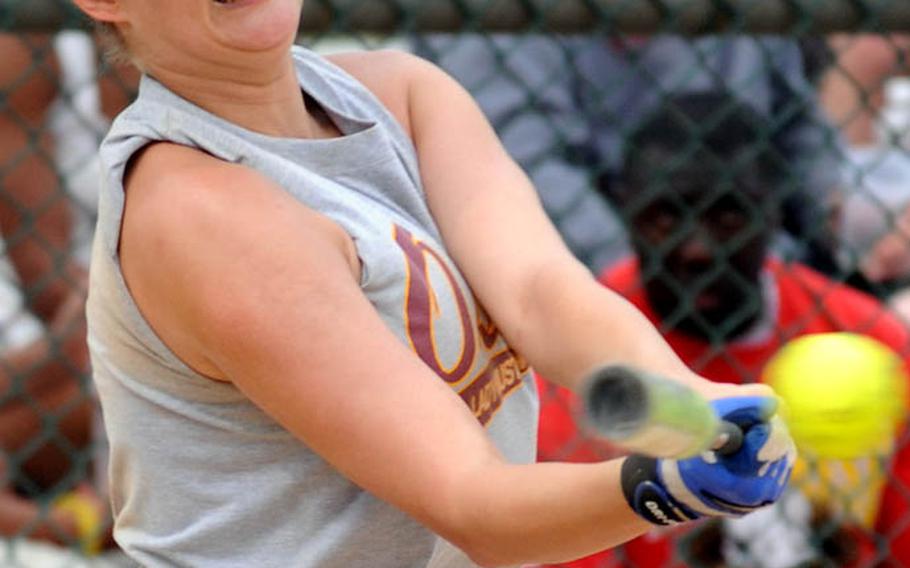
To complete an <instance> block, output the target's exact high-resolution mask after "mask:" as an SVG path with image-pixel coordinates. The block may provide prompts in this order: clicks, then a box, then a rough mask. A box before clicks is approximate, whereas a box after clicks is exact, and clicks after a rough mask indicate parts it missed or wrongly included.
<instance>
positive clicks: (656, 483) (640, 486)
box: [620, 455, 699, 525]
mask: <svg viewBox="0 0 910 568" xmlns="http://www.w3.org/2000/svg"><path fill="white" fill-rule="evenodd" d="M620 480H621V483H622V492H623V495H624V496H625V498H626V502H627V503H628V504H629V507H631V508H632V510H633V511H635V512H636V513H638V515H639V516H640V517H642V518H643V519H645V520H646V521H648V522H650V523H654V524H655V525H676V524H679V523H684V522H687V521H692V520H695V519H697V518H698V517H699V515H698V514H696V513H695V512H693V511H691V510H690V509H689V508H688V507H685V506H683V505H682V504H680V503H679V502H678V501H676V499H674V498H673V497H672V496H670V494H669V493H667V491H666V489H664V488H663V486H662V485H661V483H660V477H659V476H658V475H657V460H656V459H654V458H649V457H646V456H639V455H631V456H629V457H628V458H626V461H624V462H623V464H622V473H621V475H620Z"/></svg>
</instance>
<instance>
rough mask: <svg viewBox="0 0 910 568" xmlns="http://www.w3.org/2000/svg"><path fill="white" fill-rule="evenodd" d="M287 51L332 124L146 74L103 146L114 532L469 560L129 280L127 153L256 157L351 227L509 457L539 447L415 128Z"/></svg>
mask: <svg viewBox="0 0 910 568" xmlns="http://www.w3.org/2000/svg"><path fill="white" fill-rule="evenodd" d="M293 54H294V58H295V61H296V65H297V74H298V77H299V81H300V85H301V89H302V91H303V92H305V93H307V94H308V95H309V96H310V97H312V99H314V100H315V101H316V102H318V103H319V104H320V105H321V106H322V107H323V109H324V110H325V111H326V112H327V113H328V115H329V116H330V117H331V118H332V120H333V121H334V122H335V124H336V125H337V126H338V128H339V129H340V130H341V132H342V133H343V136H342V137H339V138H335V139H329V140H302V139H287V138H274V137H269V136H264V135H262V134H257V133H255V132H251V131H249V130H245V129H243V128H240V127H238V126H236V125H233V124H231V123H228V122H226V121H224V120H222V119H220V118H218V117H217V116H214V115H212V114H210V113H208V112H206V111H205V110H202V109H201V108H199V107H197V106H195V105H193V104H192V103H190V102H188V101H186V100H184V99H182V98H180V97H179V96H177V95H175V94H174V93H173V92H171V91H169V90H168V89H167V88H166V87H164V86H163V85H162V84H160V83H159V82H157V81H155V80H154V79H152V78H150V77H145V78H143V80H142V84H141V87H140V90H139V96H138V98H137V100H136V102H135V103H134V104H133V105H132V106H130V107H129V108H128V109H127V110H126V111H124V112H123V114H122V115H121V116H120V117H118V119H117V120H116V122H115V123H114V125H113V126H112V128H111V130H110V132H109V134H108V136H107V138H106V139H105V141H104V143H103V145H102V148H101V159H102V163H103V167H104V183H103V188H102V192H101V196H100V202H99V221H98V227H97V231H96V235H95V244H94V249H93V252H92V275H91V286H90V294H89V301H88V316H89V345H90V348H91V354H92V364H93V368H94V374H95V380H96V383H97V388H98V392H99V396H100V399H101V404H102V409H103V413H104V420H105V424H106V429H107V433H108V436H109V438H110V452H111V455H110V467H109V470H110V476H111V484H112V501H113V508H114V514H115V518H116V537H117V541H118V542H119V543H120V545H121V546H122V547H123V548H124V550H125V551H126V552H127V553H128V554H129V555H130V556H131V557H132V558H133V559H134V560H136V561H138V562H140V563H141V564H142V565H144V566H194V567H197V566H218V567H228V566H237V567H243V568H249V567H252V566H255V567H257V568H259V567H266V566H276V567H282V568H284V567H288V566H300V567H311V566H312V567H320V568H328V567H338V568H352V567H359V566H369V567H371V568H381V567H389V568H407V567H424V566H433V567H434V568H435V567H438V566H472V564H471V563H470V562H469V561H467V559H466V558H465V557H464V556H463V555H461V554H459V553H458V552H457V551H454V550H453V549H452V548H451V547H449V546H447V545H446V544H445V543H444V542H443V541H442V540H441V539H438V538H437V537H436V536H435V535H433V534H432V533H430V532H429V531H428V530H426V529H425V528H424V527H422V526H421V525H419V524H418V523H416V522H415V521H414V520H412V519H411V518H410V517H408V516H407V515H405V514H403V513H402V512H400V511H398V510H397V509H395V508H394V507H392V506H390V505H388V504H387V503H385V502H382V501H380V500H378V499H376V498H374V497H373V496H372V495H370V494H369V493H366V492H364V491H363V490H361V489H360V488H359V487H357V486H355V485H354V484H352V483H351V482H350V481H348V480H347V479H346V478H344V477H343V476H341V475H339V474H338V473H337V472H336V471H335V470H334V469H333V468H332V467H330V466H329V465H328V464H327V463H325V462H324V461H323V460H322V458H320V456H318V455H317V454H315V453H314V452H312V451H311V450H310V449H309V448H307V447H306V446H305V445H304V444H303V443H302V442H300V441H299V440H298V439H296V438H294V437H293V436H291V435H290V434H289V433H288V432H287V431H286V430H284V429H282V428H281V427H280V426H279V425H278V424H277V423H276V422H274V421H273V420H272V419H271V418H270V417H269V416H268V415H266V414H265V413H264V412H262V411H261V410H260V409H259V408H258V407H256V406H255V405H253V404H252V403H250V401H249V400H248V399H246V398H245V397H244V396H243V395H242V394H241V393H240V392H239V391H238V390H237V389H236V388H234V387H233V386H232V385H230V384H222V383H218V382H215V381H212V380H209V379H206V378H205V377H203V376H201V375H199V374H197V373H195V372H194V371H193V370H192V369H190V368H189V367H187V366H186V365H185V364H184V363H183V362H181V361H180V360H179V359H178V358H177V357H176V356H175V355H174V354H173V353H172V352H171V351H170V350H169V349H168V347H167V346H166V345H164V344H163V342H162V341H161V340H160V339H159V338H158V337H157V336H156V335H155V333H154V332H153V331H152V329H151V328H150V326H149V325H148V323H147V322H146V321H145V320H144V319H143V317H142V316H141V314H140V312H139V310H138V308H137V306H136V305H135V304H134V302H133V299H132V298H131V296H130V293H129V290H128V289H127V287H126V286H125V284H124V280H123V276H122V273H121V270H120V263H119V258H118V253H117V251H118V241H119V238H120V224H121V219H122V214H123V204H124V192H123V176H124V170H125V168H126V165H127V163H128V162H129V160H130V158H131V157H132V156H133V155H134V154H135V153H136V152H137V151H138V150H139V149H141V148H142V147H143V146H145V145H147V144H149V143H150V142H153V141H160V140H164V141H171V142H174V143H178V144H183V145H186V146H190V147H194V148H199V149H200V150H203V151H205V152H207V153H209V154H211V155H213V156H216V157H218V158H220V159H222V160H226V161H229V162H233V163H239V164H243V165H246V166H248V167H250V168H253V169H255V170H257V171H259V172H261V173H262V174H264V175H266V176H268V177H269V178H271V179H272V180H274V181H275V182H276V183H278V184H279V185H280V186H282V187H283V188H285V189H286V190H287V192H288V193H289V194H291V195H292V196H294V197H295V198H296V199H298V200H299V201H301V202H302V203H303V204H305V205H306V206H307V207H310V208H312V209H314V210H317V211H320V212H322V213H323V214H325V215H327V216H328V217H330V218H331V219H333V220H334V221H335V222H337V223H338V224H339V225H340V226H341V227H343V228H344V229H345V230H346V231H347V232H348V233H349V234H350V236H351V237H352V238H353V241H354V243H355V245H356V247H357V251H358V255H359V257H360V260H361V262H362V264H363V271H362V281H361V288H362V290H363V292H364V293H365V294H366V295H367V297H368V298H369V300H370V301H371V302H372V304H373V305H374V306H375V308H376V310H377V311H378V312H379V314H380V315H381V316H382V318H383V319H384V321H385V322H386V323H387V324H388V326H389V327H390V328H391V329H392V330H393V331H394V332H395V333H396V334H397V336H398V337H399V338H400V339H401V341H403V342H405V344H407V345H408V346H409V347H410V348H411V349H412V350H413V351H414V352H415V354H416V355H417V356H419V357H420V358H421V359H422V360H423V361H424V362H425V363H426V364H427V365H428V366H429V367H430V368H431V369H433V370H434V371H435V372H436V374H437V375H438V376H439V377H440V379H441V380H444V381H446V382H447V383H449V384H450V385H451V387H452V388H453V389H455V390H456V391H457V392H458V393H459V394H460V395H461V397H462V398H463V400H464V401H465V403H466V404H467V405H468V406H469V408H470V409H471V410H472V411H473V412H474V414H475V416H476V417H477V418H478V420H480V421H481V422H482V423H483V424H484V425H485V427H486V429H487V431H488V433H489V435H490V436H491V437H492V438H493V440H494V441H495V443H496V445H497V446H498V447H499V449H500V450H501V451H502V452H503V453H504V455H505V456H506V457H507V459H509V460H510V461H512V462H516V463H527V462H531V461H533V460H534V457H535V445H536V444H535V442H536V420H537V394H536V391H535V389H534V384H533V381H532V380H531V379H530V373H529V372H528V369H527V365H525V364H524V363H523V362H522V361H521V359H520V358H519V357H517V356H516V355H515V354H514V353H513V352H512V351H511V350H510V349H509V347H508V345H506V343H505V342H504V340H503V339H502V337H501V336H500V335H499V333H498V332H497V330H496V328H495V327H494V326H493V325H491V322H490V321H489V319H488V318H487V316H486V314H485V312H484V310H483V309H482V307H481V306H479V305H478V304H477V303H476V302H475V300H474V297H473V295H472V293H471V291H470V289H469V288H468V286H467V285H466V283H465V281H464V280H463V278H462V277H461V275H460V274H459V272H458V270H457V268H456V267H455V265H454V263H453V262H452V260H451V259H450V258H449V257H448V255H447V254H446V251H445V247H444V246H443V245H442V241H441V238H440V235H439V232H438V230H437V228H436V225H435V223H434V221H433V219H432V217H431V216H430V213H429V211H428V209H427V205H426V202H425V199H424V195H423V190H422V187H421V181H420V176H419V173H418V169H417V157H416V153H415V150H414V148H413V146H412V144H411V141H410V139H409V138H408V137H407V136H406V134H405V132H404V131H403V129H402V128H401V127H400V125H399V124H398V123H397V122H396V120H395V119H394V117H393V116H392V115H391V114H390V113H389V112H388V111H387V110H386V109H385V108H384V107H383V106H382V104H381V103H380V102H379V101H378V100H377V99H376V98H375V97H374V96H373V95H372V94H371V93H370V92H369V91H368V90H367V89H366V88H365V87H364V86H363V85H361V84H360V83H359V82H357V81H356V80H355V79H353V78H352V77H351V76H350V75H348V74H347V73H345V72H344V71H343V70H341V69H339V68H338V67H336V66H335V65H333V64H332V63H330V62H328V61H326V60H325V59H323V58H321V57H319V56H317V55H316V54H314V53H312V52H309V51H307V50H305V49H303V48H294V51H293ZM181 214H182V213H181V211H177V210H175V211H174V215H181ZM300 341H301V342H305V341H306V338H305V337H301V338H300ZM356 353H357V346H356V345H355V344H353V343H352V345H351V354H353V355H354V356H356ZM382 380H383V377H381V376H377V377H375V378H374V379H373V381H374V383H373V384H375V387H374V388H377V389H380V388H383V383H382ZM403 410H404V409H402V411H403ZM389 411H390V412H394V411H395V409H389ZM452 459H456V460H457V459H458V456H455V455H453V456H452ZM477 483H483V480H482V479H478V480H477Z"/></svg>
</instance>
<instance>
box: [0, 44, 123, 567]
mask: <svg viewBox="0 0 910 568" xmlns="http://www.w3.org/2000/svg"><path fill="white" fill-rule="evenodd" d="M0 53H3V60H2V62H0V92H3V93H4V94H5V95H6V98H5V101H6V103H5V104H4V105H2V106H0V232H2V235H3V238H4V240H5V246H6V250H5V252H6V256H7V258H8V260H9V263H10V265H11V267H12V269H13V273H11V274H8V275H7V282H6V283H5V286H3V289H2V290H0V292H2V298H0V300H2V302H3V305H2V312H3V313H4V314H6V316H7V317H6V318H5V320H4V323H3V328H4V329H3V338H4V345H5V347H4V351H3V352H2V353H0V448H2V451H3V454H2V460H0V465H2V468H0V469H2V479H3V480H4V484H3V490H2V491H0V535H4V536H6V537H17V538H20V539H32V540H37V541H46V542H49V543H53V544H57V545H61V546H64V547H71V546H75V547H77V548H80V549H81V550H83V551H89V549H91V550H92V551H94V552H97V551H98V548H99V547H100V546H103V545H104V543H102V541H103V540H104V539H105V534H104V533H105V532H109V530H110V527H109V524H110V521H109V517H110V513H109V510H108V509H109V507H108V506H107V503H106V497H105V496H104V492H105V490H104V482H103V477H104V471H103V470H104V468H105V467H106V461H105V460H104V457H103V443H98V441H97V440H96V439H95V435H96V434H98V433H99V432H100V430H99V428H98V427H97V421H98V419H99V417H98V415H97V412H96V405H95V401H94V396H93V391H92V389H91V387H90V385H89V384H88V383H87V382H86V381H87V377H88V367H89V363H88V352H87V346H86V343H85V332H86V329H85V315H84V301H85V297H84V293H85V290H84V286H85V277H86V267H87V263H88V257H87V255H88V252H87V251H88V241H89V240H90V236H91V235H90V233H91V226H92V224H93V217H94V208H95V204H94V200H95V197H96V193H97V189H96V187H97V184H98V173H97V161H96V159H95V155H96V153H97V146H98V142H99V140H100V138H101V137H103V135H104V133H105V132H106V130H107V125H108V123H109V119H108V118H106V117H105V112H106V113H107V115H108V116H112V115H113V114H115V113H116V112H117V111H118V110H119V109H120V108H122V107H123V106H125V104H126V100H127V99H128V98H129V94H128V90H126V89H121V88H120V84H121V83H122V84H123V86H128V85H129V84H130V82H131V81H134V80H135V79H131V78H130V77H129V76H128V75H121V74H120V71H119V68H116V69H117V72H116V73H107V74H102V78H101V80H100V81H99V80H98V79H97V78H96V72H97V71H98V68H97V66H96V58H97V51H96V50H95V46H94V44H93V41H92V39H91V38H90V37H89V36H87V35H86V34H84V33H80V32H63V33H61V34H58V35H57V36H51V35H39V34H11V33H7V34H0ZM17 302H18V303H19V304H22V308H23V309H24V310H26V311H27V312H26V313H23V312H17V309H18V307H17V306H18V304H17ZM93 445H95V446H97V447H94V448H93ZM93 457H94V458H100V459H99V460H97V461H96V463H93V461H95V460H93ZM106 519H107V520H106ZM105 523H106V524H107V525H108V526H107V527H105ZM19 542H20V548H21V547H22V545H21V542H22V541H19ZM107 544H111V543H110V541H108V542H107ZM28 554H29V553H28V552H24V551H21V550H20V551H19V552H18V553H16V555H17V557H18V558H19V559H20V561H27V559H28V558H31V557H30V556H28ZM42 554H50V553H49V552H47V553H42ZM41 558H48V557H47V556H42V557H41Z"/></svg>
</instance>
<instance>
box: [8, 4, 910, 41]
mask: <svg viewBox="0 0 910 568" xmlns="http://www.w3.org/2000/svg"><path fill="white" fill-rule="evenodd" d="M605 23H606V24H607V25H608V26H609V28H610V29H612V30H615V31H618V32H625V33H647V32H652V31H655V30H658V29H672V30H674V31H677V32H679V33H687V34H699V33H710V32H718V31H724V30H730V29H735V30H737V31H741V32H744V33H781V32H783V33H787V32H790V31H792V30H800V31H804V32H812V33H831V32H854V31H858V30H874V31H879V32H890V31H904V30H907V29H910V5H908V4H907V3H906V2H900V1H898V0H762V1H761V2H756V1H755V0H659V1H658V0H625V1H620V2H617V1H616V0H558V1H555V0H489V1H485V0H458V1H456V0H398V1H391V0H374V1H371V2H351V1H348V2H345V1H336V2H328V1H325V0H322V1H317V0H308V1H307V2H306V3H305V4H304V15H303V19H302V29H303V30H304V31H306V32H326V31H332V30H336V31H337V30H344V31H352V32H353V31H358V32H382V33H391V32H397V31H401V30H411V31H421V32H441V31H458V30H464V29H471V30H474V31H483V32H495V31H498V32H504V31H513V32H514V31H523V30H529V29H534V30H537V31H541V32H559V33H574V32H584V31H591V30H594V29H598V28H599V27H601V26H603V25H604V24H605ZM80 25H85V21H84V19H83V18H82V17H81V16H80V15H79V14H78V12H77V10H76V9H75V8H74V7H73V5H72V4H71V3H70V2H67V1H65V0H2V1H0V27H3V28H7V29H11V30H12V29H14V30H19V31H26V30H28V31H48V30H58V29H62V28H66V27H73V26H80Z"/></svg>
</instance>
